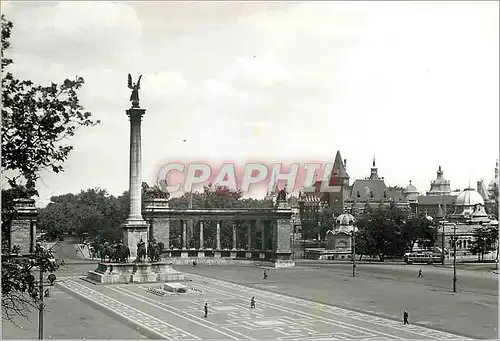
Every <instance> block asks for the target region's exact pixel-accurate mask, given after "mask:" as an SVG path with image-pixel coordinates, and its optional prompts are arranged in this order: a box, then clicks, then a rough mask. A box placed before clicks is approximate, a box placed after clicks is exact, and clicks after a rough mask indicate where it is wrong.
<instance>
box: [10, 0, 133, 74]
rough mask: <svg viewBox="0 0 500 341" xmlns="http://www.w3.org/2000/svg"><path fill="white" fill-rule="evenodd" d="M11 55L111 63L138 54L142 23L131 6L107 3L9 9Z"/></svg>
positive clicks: (73, 63)
mask: <svg viewBox="0 0 500 341" xmlns="http://www.w3.org/2000/svg"><path fill="white" fill-rule="evenodd" d="M11 19H12V20H13V21H14V30H13V40H14V41H16V44H15V53H16V54H27V55H32V56H36V59H39V60H38V62H42V63H54V62H60V63H64V64H65V65H75V64H81V61H82V59H85V61H86V63H87V64H88V65H93V66H98V65H108V66H109V65H112V63H113V61H114V60H116V59H117V58H119V59H122V60H123V59H128V60H129V61H130V62H133V61H134V60H136V59H137V58H140V53H139V49H138V48H137V41H138V38H139V36H140V33H141V23H140V21H139V20H138V18H137V16H136V13H135V10H134V8H133V7H131V6H129V5H128V4H124V3H111V2H69V1H64V2H58V3H55V4H53V3H49V4H47V5H46V6H43V7H34V8H31V9H30V8H28V9H25V10H22V11H17V12H14V13H13V16H12V18H11Z"/></svg>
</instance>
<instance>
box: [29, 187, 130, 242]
mask: <svg viewBox="0 0 500 341" xmlns="http://www.w3.org/2000/svg"><path fill="white" fill-rule="evenodd" d="M50 200H51V202H50V203H49V204H48V205H47V206H46V207H45V208H43V209H41V210H40V214H39V216H38V226H39V227H40V228H41V229H42V230H43V231H44V232H45V233H46V235H45V236H46V237H47V239H48V240H57V239H61V238H62V236H63V235H64V234H71V235H75V236H77V237H79V238H80V241H81V242H83V241H84V240H85V239H91V240H92V239H98V240H109V241H114V240H119V239H121V237H122V231H121V225H122V224H123V223H124V222H125V220H126V218H127V215H128V211H129V195H128V192H125V193H123V194H122V195H121V196H119V197H115V196H113V195H110V194H109V193H108V192H107V191H106V190H103V189H100V188H92V189H88V190H85V191H81V192H80V193H78V194H71V193H68V194H64V195H59V196H54V197H52V198H51V199H50Z"/></svg>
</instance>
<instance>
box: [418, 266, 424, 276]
mask: <svg viewBox="0 0 500 341" xmlns="http://www.w3.org/2000/svg"><path fill="white" fill-rule="evenodd" d="M418 277H419V278H420V277H424V275H422V268H420V270H418Z"/></svg>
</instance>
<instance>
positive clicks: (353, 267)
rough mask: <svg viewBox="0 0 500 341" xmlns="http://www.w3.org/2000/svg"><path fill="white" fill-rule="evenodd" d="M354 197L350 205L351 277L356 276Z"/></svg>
mask: <svg viewBox="0 0 500 341" xmlns="http://www.w3.org/2000/svg"><path fill="white" fill-rule="evenodd" d="M355 213H356V199H355V200H354V203H353V206H352V216H353V217H354V221H353V224H352V225H353V226H352V245H351V250H352V277H356V217H355Z"/></svg>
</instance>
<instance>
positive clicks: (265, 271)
mask: <svg viewBox="0 0 500 341" xmlns="http://www.w3.org/2000/svg"><path fill="white" fill-rule="evenodd" d="M262 279H267V270H264V277H263V278H262Z"/></svg>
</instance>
